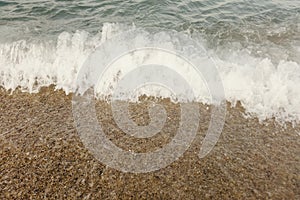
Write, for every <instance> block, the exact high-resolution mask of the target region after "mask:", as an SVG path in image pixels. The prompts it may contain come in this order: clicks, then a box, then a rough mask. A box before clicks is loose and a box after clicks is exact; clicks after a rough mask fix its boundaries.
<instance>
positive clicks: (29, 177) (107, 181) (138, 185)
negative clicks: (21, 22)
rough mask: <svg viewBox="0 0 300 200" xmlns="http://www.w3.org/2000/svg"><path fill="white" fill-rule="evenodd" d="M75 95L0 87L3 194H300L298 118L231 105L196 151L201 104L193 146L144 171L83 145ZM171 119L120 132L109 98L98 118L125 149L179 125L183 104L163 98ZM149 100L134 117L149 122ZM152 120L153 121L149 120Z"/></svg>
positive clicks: (157, 140) (159, 139) (166, 136)
mask: <svg viewBox="0 0 300 200" xmlns="http://www.w3.org/2000/svg"><path fill="white" fill-rule="evenodd" d="M71 100H72V95H65V93H64V92H63V91H53V87H45V88H42V89H41V91H40V92H39V93H36V94H28V93H22V92H20V91H15V92H13V93H12V94H10V92H8V91H5V90H4V89H3V88H1V89H0V104H1V107H0V108H1V110H0V111H1V119H0V123H1V124H0V134H1V137H0V146H1V147H0V149H1V150H0V174H1V176H0V188H1V190H2V192H1V194H0V197H1V198H3V199H21V198H22V199H30V198H34V199H40V198H49V199H55V198H67V199H69V198H70V199H74V198H79V199H95V198H98V199H99V198H101V199H120V198H124V199H132V198H133V199H146V198H160V199H178V198H182V199H184V198H185V199H199V198H201V199H210V198H215V199H221V198H222V199H241V198H242V199H252V198H259V199H287V198H290V199H297V198H300V191H299V189H298V188H300V176H299V172H300V167H299V166H300V149H299V146H300V137H299V135H298V134H299V133H300V125H299V124H296V126H295V127H292V126H291V124H287V126H286V128H283V127H282V126H280V125H279V124H278V123H275V122H274V120H268V125H266V124H267V123H266V124H260V123H259V122H258V120H257V119H245V118H244V117H243V108H242V107H241V106H240V105H238V106H237V107H235V108H228V110H227V113H226V115H227V116H226V122H225V126H224V129H223V132H222V134H221V136H220V139H219V141H218V143H217V145H216V146H215V147H214V149H213V150H212V151H211V152H210V153H209V154H208V155H207V156H206V157H205V158H203V159H200V158H199V157H198V156H197V154H198V152H199V149H200V144H201V141H202V139H203V137H204V136H205V130H206V129H207V127H208V123H209V119H210V115H209V109H208V110H207V109H206V106H203V105H202V106H201V105H200V113H201V116H202V117H201V119H200V126H199V129H198V133H197V136H196V138H195V140H194V142H193V143H192V144H191V146H190V148H189V149H188V150H187V151H186V152H185V153H184V155H183V156H182V157H180V158H179V159H178V160H177V161H175V162H174V163H172V164H171V165H169V166H167V167H166V168H163V169H161V170H158V171H155V172H149V173H146V174H133V173H123V172H119V171H117V170H115V169H112V168H109V167H106V166H105V165H103V164H102V163H100V162H99V161H98V160H97V159H95V158H94V157H93V155H92V154H90V153H89V151H88V150H87V149H86V148H85V147H84V145H83V144H82V142H81V141H80V138H79V136H78V134H77V131H76V129H75V126H74V120H73V115H72V103H71ZM162 103H163V104H164V105H166V108H167V109H166V110H167V113H168V116H169V117H170V120H168V121H167V122H166V126H165V127H164V129H163V130H162V133H160V134H158V135H157V136H155V137H154V138H151V139H147V140H144V139H142V140H140V139H133V138H131V137H128V136H127V135H126V134H124V133H122V131H121V130H120V129H118V127H117V126H116V124H115V122H114V121H113V118H112V114H111V112H110V110H109V105H108V104H107V103H105V102H98V103H97V104H96V110H97V111H98V112H97V114H98V115H97V117H98V119H99V120H100V121H101V123H102V124H103V127H105V128H104V129H105V130H104V131H105V133H107V135H108V137H109V138H110V139H111V141H112V142H114V143H115V144H117V145H118V146H119V147H121V148H123V149H125V150H134V151H137V152H148V151H153V150H155V149H156V148H160V147H162V146H163V145H165V144H167V143H168V142H169V141H170V138H172V136H173V135H174V132H176V130H177V128H178V122H179V119H180V118H179V117H180V116H179V112H178V111H179V110H178V105H175V104H174V103H171V102H169V101H163V102H162ZM145 106H146V105H144V104H140V105H134V104H133V105H132V108H131V114H132V116H133V118H134V121H135V122H137V123H138V124H141V125H146V124H147V123H148V121H149V119H148V118H147V116H148V113H147V112H144V111H143V110H145ZM147 120H148V121H147Z"/></svg>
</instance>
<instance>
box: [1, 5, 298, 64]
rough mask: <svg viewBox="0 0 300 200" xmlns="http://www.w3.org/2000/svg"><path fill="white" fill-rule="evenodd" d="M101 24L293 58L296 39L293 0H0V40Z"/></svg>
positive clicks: (51, 34)
mask: <svg viewBox="0 0 300 200" xmlns="http://www.w3.org/2000/svg"><path fill="white" fill-rule="evenodd" d="M104 22H118V23H122V24H131V23H134V24H136V26H138V27H161V28H169V29H175V30H178V31H185V30H189V31H192V32H196V33H197V34H201V35H202V36H203V37H204V38H207V39H208V41H209V42H210V45H211V47H216V46H217V45H222V44H224V43H232V42H239V43H240V44H242V45H243V46H249V45H251V44H253V43H255V44H257V43H259V44H267V43H270V44H271V45H279V47H284V48H286V49H288V50H289V51H291V52H289V53H288V56H289V57H290V59H294V60H295V59H296V58H295V57H296V55H295V54H296V53H295V52H293V49H292V46H293V45H294V44H295V43H297V45H299V41H300V1H298V0H287V1H280V0H263V1H261V0H249V1H244V0H232V1H229V0H193V1H192V0H136V1H128V0H117V1H116V0H113V1H111V0H77V1H67V0H51V1H43V0H5V1H0V41H1V42H5V41H14V40H19V39H28V38H32V37H35V38H38V39H40V38H42V39H44V38H54V37H57V36H58V35H59V34H60V33H61V32H63V31H67V32H74V31H76V30H86V31H88V32H89V33H92V34H95V33H97V32H99V31H101V27H102V24H103V23H104Z"/></svg>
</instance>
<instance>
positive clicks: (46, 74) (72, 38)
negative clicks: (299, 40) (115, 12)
mask: <svg viewBox="0 0 300 200" xmlns="http://www.w3.org/2000/svg"><path fill="white" fill-rule="evenodd" d="M130 28H133V29H134V28H135V27H130ZM126 29H127V30H128V27H125V26H120V25H118V24H110V23H107V24H104V26H103V28H102V32H101V33H99V34H97V35H90V34H89V33H88V32H85V31H77V32H75V33H73V34H71V33H68V32H63V33H61V34H60V35H59V37H58V38H57V40H55V41H53V40H48V41H34V40H27V41H26V40H20V41H15V42H12V43H4V44H0V85H1V86H2V87H4V88H5V89H7V90H9V89H12V90H15V89H16V88H17V87H20V88H21V89H22V90H23V91H27V92H30V93H34V92H38V91H39V89H40V88H41V87H43V86H49V85H51V84H54V85H55V86H56V89H63V90H64V91H65V92H66V93H67V94H68V93H70V92H74V91H75V90H76V89H78V87H79V88H80V87H83V85H82V86H81V85H76V77H77V74H78V72H79V70H80V68H81V66H82V65H83V63H84V62H85V60H86V59H87V58H88V56H89V55H90V54H91V53H92V52H93V51H95V49H96V48H97V47H98V46H99V45H101V44H103V43H104V42H105V41H106V40H108V39H110V38H112V37H113V36H114V35H116V34H119V33H122V32H123V31H125V30H126ZM147 37H148V36H147V35H143V34H140V35H136V42H140V43H143V42H145V41H148V40H149V38H147ZM156 39H157V40H159V41H161V42H162V43H164V45H168V47H170V46H176V45H177V46H178V45H181V46H182V48H185V50H186V51H187V52H188V53H191V54H195V53H196V52H193V51H194V50H195V49H194V48H191V47H190V46H185V44H184V41H180V39H179V38H177V39H176V38H175V39H174V38H172V37H171V36H170V35H168V34H167V33H166V32H161V33H158V34H157V37H156ZM199 41H200V40H199ZM117 42H118V43H117ZM120 42H121V44H120ZM148 42H149V41H148ZM150 42H151V41H150ZM117 45H126V41H116V48H117ZM189 45H190V44H189ZM293 48H294V49H297V50H299V49H300V47H299V46H297V45H296V46H294V47H293ZM211 51H212V52H210V56H212V57H213V58H214V60H215V62H216V65H217V68H218V70H219V73H220V76H221V79H222V81H223V84H224V88H225V95H226V99H227V100H228V101H229V102H232V103H233V104H235V103H236V102H237V101H241V103H242V105H243V106H244V107H245V109H246V112H247V113H249V114H250V115H252V116H256V117H258V118H259V119H260V120H264V119H268V118H273V117H274V118H276V119H277V120H278V121H281V122H286V121H294V122H299V121H300V109H299V105H300V89H299V84H300V66H299V63H297V62H296V61H288V60H281V61H279V62H276V63H274V62H273V61H272V59H270V58H266V57H257V56H256V57H254V56H253V55H251V53H250V52H248V51H247V50H244V51H240V50H239V51H238V50H236V51H231V52H230V54H227V56H220V54H219V53H216V52H214V51H213V50H211ZM224 51H226V50H224ZM208 70H209V69H208ZM189 76H190V79H191V80H193V79H194V77H193V75H192V74H189ZM139 91H143V92H145V93H148V94H150V95H157V96H159V95H162V96H164V93H159V91H156V89H155V88H148V89H146V90H143V89H140V90H139ZM149 91H151V92H149ZM98 92H101V91H98ZM102 92H103V91H102ZM165 96H168V93H165ZM208 99H209V96H208V94H207V93H205V92H203V93H202V94H199V95H198V96H197V99H196V100H198V101H200V102H203V103H207V102H208Z"/></svg>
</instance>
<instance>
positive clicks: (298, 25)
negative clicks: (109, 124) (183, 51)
mask: <svg viewBox="0 0 300 200" xmlns="http://www.w3.org/2000/svg"><path fill="white" fill-rule="evenodd" d="M135 29H137V30H139V31H137V35H136V37H137V38H142V39H145V40H146V39H149V38H147V37H148V36H147V34H145V35H143V32H140V30H145V33H148V34H151V30H156V32H155V31H154V32H155V33H154V32H153V34H157V30H160V34H162V33H165V34H162V37H161V38H160V39H161V40H162V41H167V42H168V43H172V41H169V40H170V37H168V33H169V32H168V30H172V31H176V32H179V33H182V34H185V35H187V36H188V37H190V38H192V39H193V40H194V41H195V42H197V43H200V44H201V45H202V46H203V48H204V49H205V50H206V51H207V54H208V55H209V56H211V57H212V58H213V59H214V60H215V62H216V65H217V68H218V71H219V73H220V76H221V79H222V81H223V85H224V90H225V96H226V100H228V101H230V102H232V103H233V105H234V103H236V102H237V101H241V103H242V105H243V106H244V107H245V109H246V111H247V113H249V114H250V115H254V116H256V117H258V118H259V119H261V120H264V119H268V118H273V117H274V118H276V119H277V120H278V121H281V122H282V121H283V122H285V121H291V122H300V88H299V84H300V1H299V0H283V1H281V0H263V1H262V0H247V1H245V0H244V1H242V0H232V1H229V0H189V1H188V0H135V1H128V0H77V1H69V0H47V1H44V0H0V86H2V87H4V88H5V89H7V90H14V89H16V88H18V87H20V88H21V89H22V90H24V91H26V92H37V91H38V90H39V89H40V87H42V86H49V85H51V84H55V85H56V88H57V89H63V90H65V92H66V93H70V92H74V91H75V90H76V87H78V85H76V84H75V83H76V76H77V74H78V72H79V71H80V67H81V66H82V64H83V63H84V62H85V60H86V59H87V57H88V56H89V55H90V54H91V53H92V52H93V51H95V49H96V48H97V47H98V46H100V45H102V44H104V43H105V41H107V40H109V39H111V38H113V37H114V36H115V35H118V34H122V33H124V32H126V31H128V30H135ZM139 33H141V34H139ZM154 38H155V37H154ZM173 39H174V38H173ZM178 40H180V38H178ZM118 42H119V43H120V42H121V43H122V44H126V42H128V41H126V40H124V41H118ZM118 42H117V41H116V44H115V46H116V48H118V45H119V43H118ZM167 42H166V43H167ZM179 42H180V41H179ZM180 44H181V45H184V42H181V43H180ZM202 100H203V99H201V98H199V101H202Z"/></svg>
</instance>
